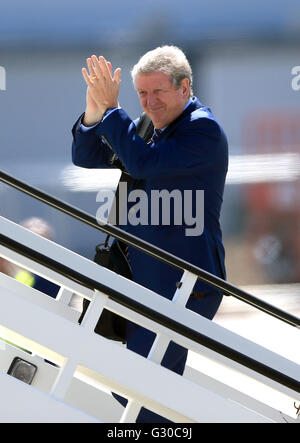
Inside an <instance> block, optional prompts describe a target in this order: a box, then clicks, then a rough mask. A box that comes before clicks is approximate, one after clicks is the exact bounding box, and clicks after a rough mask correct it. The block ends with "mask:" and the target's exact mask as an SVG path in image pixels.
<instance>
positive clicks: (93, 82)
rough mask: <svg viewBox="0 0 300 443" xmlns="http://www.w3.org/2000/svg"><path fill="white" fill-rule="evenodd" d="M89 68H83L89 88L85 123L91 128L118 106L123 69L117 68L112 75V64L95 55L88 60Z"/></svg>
mask: <svg viewBox="0 0 300 443" xmlns="http://www.w3.org/2000/svg"><path fill="white" fill-rule="evenodd" d="M87 67H88V70H87V69H86V68H82V75H83V78H84V80H85V82H86V84H87V86H88V88H87V94H86V112H85V116H84V119H83V123H84V124H86V125H87V126H90V125H93V124H95V123H97V122H98V121H100V120H101V118H102V115H103V114H104V112H105V111H106V109H107V108H114V107H117V106H118V96H119V90H120V84H121V69H120V68H117V69H116V70H115V71H114V74H113V75H112V66H111V63H110V62H109V61H107V60H105V58H104V57H103V56H100V57H99V59H98V58H97V57H96V56H95V55H93V56H92V57H91V58H88V59H87Z"/></svg>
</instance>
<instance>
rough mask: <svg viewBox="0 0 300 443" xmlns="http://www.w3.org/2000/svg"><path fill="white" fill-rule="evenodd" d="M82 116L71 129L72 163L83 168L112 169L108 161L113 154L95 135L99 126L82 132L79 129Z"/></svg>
mask: <svg viewBox="0 0 300 443" xmlns="http://www.w3.org/2000/svg"><path fill="white" fill-rule="evenodd" d="M82 115H83V114H82ZM82 115H81V116H80V117H79V119H78V120H77V122H76V123H75V125H74V126H73V129H72V135H73V142H72V162H73V163H74V165H76V166H81V167H83V168H112V167H113V166H112V165H111V164H110V160H111V158H112V156H113V154H114V152H113V151H112V150H111V148H110V147H109V146H108V145H107V144H105V143H103V142H102V140H101V138H100V137H99V135H98V134H97V132H96V129H97V127H98V126H99V125H97V126H95V127H93V128H91V129H89V130H88V131H82V130H81V128H80V124H81V120H82Z"/></svg>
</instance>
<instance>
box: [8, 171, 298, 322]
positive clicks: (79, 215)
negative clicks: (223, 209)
mask: <svg viewBox="0 0 300 443" xmlns="http://www.w3.org/2000/svg"><path fill="white" fill-rule="evenodd" d="M0 181H2V182H3V183H6V184H7V185H9V186H12V187H13V188H15V189H18V190H19V191H21V192H23V193H25V194H27V195H29V196H31V197H33V198H35V199H37V200H39V201H41V202H43V203H46V204H47V205H49V206H51V207H53V208H55V209H57V210H59V211H61V212H63V213H65V214H67V215H69V216H71V217H73V218H75V219H77V220H80V221H82V222H83V223H85V224H87V225H89V226H92V227H93V228H95V229H98V230H100V231H102V232H103V233H105V234H109V235H111V236H113V237H115V238H116V239H118V240H121V241H123V242H124V243H126V244H128V245H131V246H133V247H135V248H137V249H139V250H141V251H143V252H145V253H147V254H149V255H151V256H153V257H155V258H157V259H159V260H161V261H163V262H165V263H168V264H170V265H172V266H175V267H177V268H179V269H182V270H186V271H189V272H191V273H192V274H195V275H196V276H197V278H198V279H200V280H201V281H203V282H206V283H208V284H210V285H211V286H213V287H215V288H217V289H220V290H222V292H223V293H224V294H225V295H228V296H233V297H235V298H237V299H239V300H241V301H243V302H245V303H247V304H249V305H251V306H253V307H255V308H257V309H259V310H261V311H263V312H265V313H267V314H269V315H271V316H273V317H275V318H278V319H279V320H281V321H284V322H285V323H288V324H289V325H291V326H294V327H297V328H300V319H299V318H297V317H295V316H294V315H292V314H290V313H288V312H285V311H283V310H281V309H279V308H277V307H276V306H273V305H271V304H269V303H267V302H265V301H263V300H260V299H258V298H257V297H254V296H253V295H251V294H249V293H247V292H246V291H243V290H242V289H240V288H238V287H236V286H234V285H232V284H231V283H229V282H227V281H224V280H222V279H221V278H219V277H216V276H215V275H213V274H211V273H209V272H207V271H204V270H203V269H200V268H198V267H197V266H195V265H193V264H191V263H189V262H186V261H185V260H182V259H180V258H178V257H176V256H174V255H172V254H170V253H168V252H166V251H164V250H162V249H160V248H158V247H157V246H153V245H152V244H150V243H148V242H146V241H144V240H142V239H140V238H138V237H135V236H133V235H132V234H129V233H127V232H125V231H123V230H122V229H120V228H117V227H116V226H113V225H110V224H108V223H106V224H103V225H102V224H99V223H98V221H97V219H96V218H95V217H93V216H91V215H90V214H88V213H86V212H84V211H82V210H80V209H78V208H76V207H74V206H72V205H69V204H68V203H66V202H64V201H61V200H59V199H57V198H55V197H53V196H52V195H49V194H47V193H46V192H44V191H41V190H40V189H37V188H35V187H33V186H31V185H29V184H27V183H24V182H22V181H21V180H18V179H16V178H15V177H12V176H11V175H9V174H7V173H5V172H3V171H0Z"/></svg>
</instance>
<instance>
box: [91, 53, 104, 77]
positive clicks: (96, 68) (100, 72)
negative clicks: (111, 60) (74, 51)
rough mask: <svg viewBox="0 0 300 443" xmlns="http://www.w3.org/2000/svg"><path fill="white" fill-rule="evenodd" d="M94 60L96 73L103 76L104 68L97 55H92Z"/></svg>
mask: <svg viewBox="0 0 300 443" xmlns="http://www.w3.org/2000/svg"><path fill="white" fill-rule="evenodd" d="M92 62H93V66H94V72H95V75H96V76H97V77H98V78H101V77H102V76H103V73H102V70H101V68H100V66H99V61H98V58H97V57H96V56H95V55H92Z"/></svg>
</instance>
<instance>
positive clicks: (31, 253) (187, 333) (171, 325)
mask: <svg viewBox="0 0 300 443" xmlns="http://www.w3.org/2000/svg"><path fill="white" fill-rule="evenodd" d="M0 244H1V245H2V246H4V247H6V248H8V249H10V250H12V251H14V252H16V253H18V254H21V255H22V256H24V257H27V258H29V259H31V260H33V261H35V262H38V263H39V264H41V265H42V266H45V267H47V268H48V269H51V270H52V271H55V272H57V273H59V274H60V275H63V276H64V277H67V278H68V279H70V280H72V281H74V282H75V283H79V284H80V285H82V286H84V287H86V288H88V289H92V290H98V291H100V292H102V293H104V294H106V295H107V296H108V297H109V298H111V299H112V300H114V301H116V302H117V303H119V304H121V305H123V306H125V307H127V308H129V309H130V310H132V311H135V312H137V313H139V314H141V315H143V316H144V317H146V318H150V319H151V320H153V321H154V322H156V323H158V324H160V325H162V326H165V327H167V328H168V329H171V330H172V331H174V332H176V333H178V334H180V335H182V336H184V337H186V338H188V339H191V340H193V341H194V342H196V343H198V344H200V345H202V346H205V347H206V348H208V349H211V350H212V351H214V352H217V353H218V354H220V355H223V356H224V357H227V358H229V359H230V360H233V361H235V362H237V363H239V364H241V365H243V366H245V367H247V368H249V369H252V370H254V371H255V372H257V373H259V374H261V375H264V376H265V377H267V378H269V379H271V380H273V381H276V382H278V383H280V384H281V385H283V386H285V387H287V388H289V389H292V390H294V391H295V392H298V393H300V382H299V381H298V380H296V379H293V378H291V377H289V376H287V375H285V374H283V373H281V372H279V371H277V370H275V369H274V368H271V367H269V366H267V365H265V364H263V363H261V362H259V361H257V360H255V359H253V358H251V357H249V356H248V355H246V354H243V353H241V352H239V351H237V350H235V349H233V348H230V347H229V346H227V345H224V344H223V343H220V342H218V341H217V340H214V339H212V338H210V337H208V336H207V335H205V334H201V333H200V332H198V331H195V330H193V329H190V328H188V327H187V326H185V325H182V324H181V323H179V322H177V321H174V320H173V319H171V318H168V317H166V316H165V315H162V314H161V313H159V312H157V311H155V310H153V309H150V308H149V307H147V306H144V305H143V304H141V303H138V302H137V301H135V300H132V299H131V298H130V297H128V296H126V295H124V294H123V293H121V292H118V291H116V290H114V289H112V288H111V287H109V286H106V285H104V284H102V283H100V282H99V281H96V280H93V279H91V278H89V277H87V276H86V275H84V274H81V273H79V272H78V271H75V270H74V269H71V268H70V267H67V266H65V265H63V264H62V263H59V262H57V261H56V260H53V259H51V258H49V257H48V256H46V255H44V254H41V253H40V252H37V251H36V250H34V249H32V248H29V247H28V246H24V245H23V244H21V243H19V242H17V241H15V240H13V239H11V238H9V237H8V236H5V235H3V234H0Z"/></svg>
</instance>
